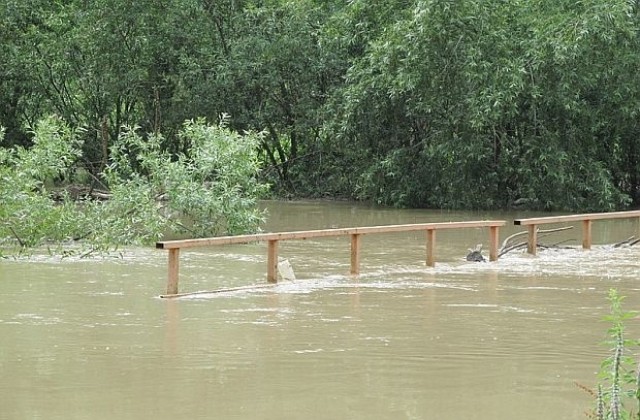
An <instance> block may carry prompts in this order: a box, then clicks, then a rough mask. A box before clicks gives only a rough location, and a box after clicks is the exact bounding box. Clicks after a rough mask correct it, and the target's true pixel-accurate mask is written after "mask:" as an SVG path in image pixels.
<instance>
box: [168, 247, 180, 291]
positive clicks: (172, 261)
mask: <svg viewBox="0 0 640 420" xmlns="http://www.w3.org/2000/svg"><path fill="white" fill-rule="evenodd" d="M179 272H180V248H171V249H170V250H169V275H168V278H167V294H168V295H177V294H178V278H179Z"/></svg>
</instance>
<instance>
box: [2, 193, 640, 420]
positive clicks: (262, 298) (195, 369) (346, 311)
mask: <svg viewBox="0 0 640 420" xmlns="http://www.w3.org/2000/svg"><path fill="white" fill-rule="evenodd" d="M267 206H268V207H269V208H270V213H271V219H270V223H269V225H268V226H266V227H265V229H266V230H268V231H279V230H280V231H281V230H290V229H315V228H324V227H336V226H351V225H361V226H363V225H377V224H396V223H417V222H426V221H449V220H464V219H478V218H491V219H498V218H506V219H508V220H509V219H513V218H514V217H521V216H520V215H518V216H516V215H513V214H495V213H494V214H473V213H463V212H456V213H448V212H426V211H416V210H412V211H399V210H389V209H384V210H380V209H374V208H367V207H361V206H354V205H352V204H347V203H339V204H336V203H267ZM516 228H517V227H514V226H509V227H507V228H506V229H504V231H503V232H501V236H502V237H506V235H509V234H511V233H514V232H516ZM577 228H578V229H577V231H576V232H568V233H564V232H563V233H562V234H561V235H560V236H563V235H564V237H558V241H561V240H562V241H563V240H565V239H568V240H570V239H575V240H574V242H573V244H578V243H579V241H580V231H579V226H577ZM636 230H637V226H636V225H635V224H633V223H631V222H629V221H616V222H596V223H595V224H594V242H595V243H597V244H600V245H597V246H595V247H594V249H593V250H591V251H583V250H580V249H575V250H562V251H543V252H540V253H539V255H538V256H536V257H531V256H528V255H526V254H525V253H523V252H514V253H510V254H507V255H506V256H505V257H504V258H502V259H501V260H500V261H498V262H496V263H469V262H467V261H465V260H464V255H465V252H466V250H467V248H469V247H473V246H474V245H475V244H476V243H482V242H486V240H487V239H486V238H487V237H488V234H487V232H486V231H484V230H482V229H478V230H476V229H471V230H463V231H451V232H442V233H439V236H438V247H437V255H436V260H437V265H436V267H435V268H427V267H425V266H424V259H425V255H424V242H425V238H424V236H423V235H421V234H419V233H408V234H407V233H404V234H387V235H372V236H365V237H364V238H363V241H362V257H361V265H362V266H361V272H362V275H361V276H359V277H352V276H350V275H348V274H347V273H348V270H349V242H348V238H326V239H319V240H306V241H291V242H285V243H282V244H281V245H280V254H281V255H282V256H283V257H286V258H287V259H289V261H290V262H291V264H292V265H293V268H294V270H295V273H296V277H297V278H298V280H297V281H295V282H281V283H279V284H278V285H276V286H274V287H272V288H268V289H254V290H241V291H235V292H228V293H215V294H208V295H197V296H194V297H187V298H181V299H176V300H162V299H159V298H158V297H157V296H158V294H159V293H161V292H162V291H163V290H164V284H165V278H166V254H165V253H164V252H162V251H156V250H151V249H137V250H130V251H129V252H128V253H127V254H126V255H125V258H123V259H106V260H92V261H86V260H85V261H82V260H65V261H62V262H60V261H53V260H51V259H48V258H42V259H36V260H32V261H28V262H27V261H12V260H6V261H1V262H0V286H1V287H0V340H1V343H2V346H0V372H1V373H2V378H3V381H2V382H1V384H0V419H5V418H6V419H75V418H77V419H113V418H118V419H140V418H155V419H176V418H195V419H197V418H202V419H210V418H221V419H278V420H280V419H336V418H345V419H458V418H470V419H514V418H517V419H540V418H554V419H555V418H558V419H560V418H561V419H573V418H575V419H579V418H584V414H583V413H584V411H585V410H586V409H588V408H589V406H590V404H591V401H590V398H589V396H588V395H586V394H585V393H584V392H583V391H581V390H579V389H578V388H577V387H576V386H575V385H574V382H575V381H577V382H580V383H582V384H585V385H588V386H591V385H593V384H594V383H595V381H596V379H597V378H596V376H595V372H596V371H597V369H598V367H599V363H600V361H601V360H602V359H603V357H605V356H606V352H607V348H606V347H604V346H602V345H601V344H600V343H601V342H602V340H603V339H604V338H606V329H607V327H608V326H607V324H606V323H605V322H603V321H601V320H602V317H603V316H604V315H605V314H606V313H607V310H608V305H607V302H606V294H607V291H608V290H609V288H611V287H615V288H618V289H619V290H620V293H621V294H622V295H626V296H627V299H626V300H625V306H626V307H627V308H629V309H633V308H638V303H639V302H640V301H639V297H640V293H639V289H638V283H637V272H638V269H637V268H638V264H639V262H638V261H639V258H638V257H639V254H640V248H638V247H634V248H624V249H613V248H612V247H610V246H608V245H605V244H607V243H613V242H616V241H619V240H622V239H625V238H627V237H628V236H631V235H633V234H637V232H636ZM265 260H266V246H265V245H264V244H249V245H237V246H229V247H223V248H210V249H209V248H207V249H194V250H193V251H185V252H184V253H183V255H182V259H181V287H182V289H183V290H213V289H217V288H220V287H234V286H243V285H248V284H263V283H264V281H265ZM628 333H629V334H630V336H633V337H637V336H638V333H639V328H638V325H637V322H636V321H631V322H630V325H629V328H628Z"/></svg>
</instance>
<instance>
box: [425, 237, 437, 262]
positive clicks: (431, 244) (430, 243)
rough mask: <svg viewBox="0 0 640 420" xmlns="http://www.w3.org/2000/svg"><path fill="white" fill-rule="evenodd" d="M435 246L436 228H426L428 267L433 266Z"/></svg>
mask: <svg viewBox="0 0 640 420" xmlns="http://www.w3.org/2000/svg"><path fill="white" fill-rule="evenodd" d="M435 247H436V230H435V229H427V265H428V266H429V267H435V265H436V259H435V255H433V254H434V251H435Z"/></svg>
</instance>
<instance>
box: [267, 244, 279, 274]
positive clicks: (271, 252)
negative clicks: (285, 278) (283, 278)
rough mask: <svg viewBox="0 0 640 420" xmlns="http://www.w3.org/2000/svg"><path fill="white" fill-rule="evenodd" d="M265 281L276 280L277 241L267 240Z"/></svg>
mask: <svg viewBox="0 0 640 420" xmlns="http://www.w3.org/2000/svg"><path fill="white" fill-rule="evenodd" d="M267 281H268V282H269V283H277V282H278V241H276V240H269V241H268V245H267Z"/></svg>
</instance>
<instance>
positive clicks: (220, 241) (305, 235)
mask: <svg viewBox="0 0 640 420" xmlns="http://www.w3.org/2000/svg"><path fill="white" fill-rule="evenodd" d="M619 218H638V219H639V220H640V210H635V211H623V212H611V213H587V214H574V215H566V216H551V217H537V218H529V219H516V220H514V224H515V225H522V226H527V229H528V242H527V252H528V253H530V254H533V255H535V254H536V248H537V232H538V226H539V225H542V224H550V223H565V222H575V221H580V222H582V232H583V239H582V247H583V248H584V249H590V248H591V226H592V222H593V221H594V220H604V219H619ZM506 223H507V222H506V221H505V220H476V221H461V222H437V223H417V224H404V225H386V226H366V227H351V228H337V229H319V230H305V231H293V232H275V233H258V234H252V235H237V236H219V237H214V238H202V239H184V240H174V241H160V242H157V243H156V248H158V249H166V250H168V251H169V259H168V276H167V289H166V294H165V295H162V297H176V296H181V294H179V291H178V283H179V271H180V250H181V249H186V248H195V247H209V246H220V245H231V244H243V243H252V242H267V282H268V284H275V283H276V282H277V280H278V244H279V242H281V241H286V240H300V239H311V238H323V237H336V236H349V237H350V238H351V267H350V273H351V274H353V275H357V274H359V273H360V243H361V242H360V240H361V237H362V235H369V234H380V233H392V232H412V231H424V232H425V235H426V265H427V266H429V267H434V266H435V248H436V231H438V230H445V229H468V228H489V260H490V261H496V260H497V259H498V241H499V228H500V227H502V226H505V225H506ZM253 287H255V286H253Z"/></svg>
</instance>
